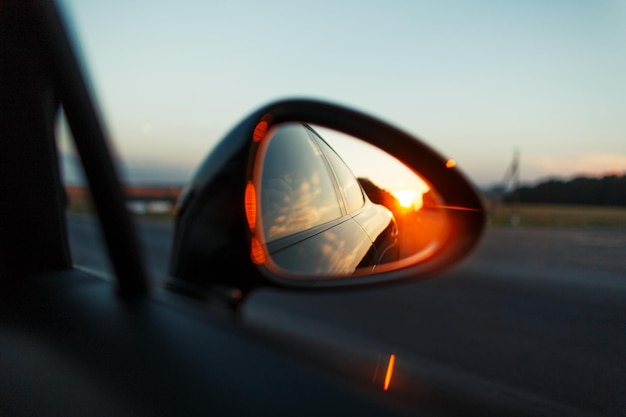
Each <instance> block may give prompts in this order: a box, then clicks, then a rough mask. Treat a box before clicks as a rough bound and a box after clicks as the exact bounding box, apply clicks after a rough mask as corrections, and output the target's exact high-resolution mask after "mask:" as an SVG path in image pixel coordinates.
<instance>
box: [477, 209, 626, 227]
mask: <svg viewBox="0 0 626 417" xmlns="http://www.w3.org/2000/svg"><path fill="white" fill-rule="evenodd" d="M487 208H488V219H489V220H488V222H489V225H490V226H531V227H583V228H585V227H626V207H605V206H572V205H557V204H519V205H518V206H515V205H495V204H489V205H488V206H487Z"/></svg>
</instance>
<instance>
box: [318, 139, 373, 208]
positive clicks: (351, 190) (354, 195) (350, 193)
mask: <svg viewBox="0 0 626 417" xmlns="http://www.w3.org/2000/svg"><path fill="white" fill-rule="evenodd" d="M310 132H311V134H312V135H315V136H316V137H317V139H318V140H317V142H318V143H319V145H320V148H321V149H322V151H323V152H324V155H326V157H327V158H328V160H329V161H330V163H331V164H332V168H333V171H334V172H335V175H336V176H337V180H338V181H339V186H340V187H341V193H342V194H343V198H344V199H345V203H346V209H347V210H348V213H352V212H354V211H356V210H358V209H360V208H361V207H363V204H364V203H365V200H364V198H363V191H362V190H361V186H360V185H359V182H358V181H357V179H356V177H355V176H354V174H353V173H352V171H351V170H350V168H349V167H348V166H347V165H346V163H345V162H344V161H343V160H342V159H341V157H340V156H339V155H337V153H336V152H335V151H334V150H333V149H332V148H331V147H330V146H328V144H327V143H326V142H325V141H324V140H323V139H321V138H320V137H319V135H316V134H315V132H313V131H310Z"/></svg>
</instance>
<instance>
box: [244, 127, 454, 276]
mask: <svg viewBox="0 0 626 417" xmlns="http://www.w3.org/2000/svg"><path fill="white" fill-rule="evenodd" d="M262 123H263V122H260V123H259V124H258V125H257V128H256V129H255V140H256V135H257V133H259V134H260V133H261V132H263V134H264V135H265V137H264V139H263V140H262V141H261V143H260V145H259V146H258V148H257V150H256V155H255V158H254V167H253V173H254V174H253V179H252V181H251V182H250V183H249V184H248V186H247V187H246V196H245V200H246V201H245V204H246V215H247V216H248V223H249V225H250V228H251V231H252V234H253V236H254V239H253V247H252V250H251V253H252V256H253V259H254V261H255V263H257V264H260V263H263V265H265V266H266V267H267V268H268V269H270V270H273V271H274V272H280V273H287V274H289V275H290V279H298V280H299V279H303V280H317V279H320V278H321V279H334V278H341V277H353V276H363V275H368V274H372V273H374V272H385V271H391V270H394V269H398V268H403V267H406V266H409V265H412V264H417V263H419V262H423V261H424V260H425V259H427V258H429V257H430V256H432V255H433V254H434V253H436V252H437V250H439V249H440V248H441V247H442V245H443V244H444V242H445V240H446V238H447V236H448V231H449V230H448V229H449V225H450V221H449V218H448V213H447V210H446V209H445V208H444V207H445V204H444V202H443V200H442V199H441V197H440V196H439V195H438V193H437V192H436V191H435V190H434V189H433V188H432V187H431V186H430V184H428V183H427V182H426V181H424V180H423V179H422V178H421V177H420V176H419V175H417V174H416V173H415V172H414V171H412V170H410V169H408V168H407V167H406V166H405V165H403V164H402V163H401V162H399V161H398V160H397V159H395V158H393V157H391V156H390V155H388V154H386V153H384V152H383V151H381V150H380V149H377V148H373V147H372V146H371V145H367V144H363V143H362V142H360V141H358V140H357V139H355V138H353V137H348V138H346V137H338V136H336V135H334V134H333V132H332V131H329V130H328V129H326V130H324V131H323V132H324V134H325V136H321V135H320V134H319V132H318V131H317V128H313V127H312V126H310V125H308V124H306V123H300V122H288V123H280V124H274V125H272V126H271V128H269V129H268V130H267V132H264V131H263V130H264V129H266V128H267V126H266V125H262ZM257 130H258V131H259V132H257ZM334 133H338V132H334ZM326 136H328V137H332V138H333V141H327V140H326ZM344 136H345V135H344ZM345 141H348V142H347V144H346V142H345ZM372 148H373V150H372ZM339 149H341V150H342V152H341V153H340V152H339V151H338V150H339ZM344 156H345V158H346V159H344ZM348 158H349V159H348ZM360 158H361V159H363V160H361V159H360ZM348 161H350V162H348ZM252 200H254V202H256V204H254V203H253V202H252ZM256 246H258V247H256Z"/></svg>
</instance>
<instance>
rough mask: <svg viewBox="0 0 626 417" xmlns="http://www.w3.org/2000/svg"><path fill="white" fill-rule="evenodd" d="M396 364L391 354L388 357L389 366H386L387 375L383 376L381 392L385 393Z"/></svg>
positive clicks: (394, 357)
mask: <svg viewBox="0 0 626 417" xmlns="http://www.w3.org/2000/svg"><path fill="white" fill-rule="evenodd" d="M395 363H396V355H394V354H393V353H392V354H391V356H389V365H387V375H385V385H383V390H385V391H387V390H388V389H389V384H390V383H391V377H392V376H393V367H394V365H395Z"/></svg>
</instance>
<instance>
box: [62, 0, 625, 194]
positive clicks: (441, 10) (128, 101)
mask: <svg viewBox="0 0 626 417" xmlns="http://www.w3.org/2000/svg"><path fill="white" fill-rule="evenodd" d="M60 4H61V6H62V8H63V10H64V13H65V16H66V19H67V20H69V22H70V23H71V24H72V28H71V31H72V34H73V37H74V42H75V44H76V46H77V48H78V49H79V51H80V54H81V59H82V63H83V66H84V68H85V69H86V70H87V72H88V74H89V82H90V84H91V88H92V90H93V92H94V93H95V94H96V96H97V100H98V105H99V108H100V111H101V113H102V117H103V119H104V121H105V123H106V126H107V129H108V134H109V136H110V138H111V141H112V143H113V146H114V149H115V152H116V154H117V155H119V156H120V157H121V158H122V160H123V161H124V162H123V170H124V175H127V176H128V177H129V178H130V180H135V181H139V180H142V181H152V182H177V181H185V180H186V179H187V178H188V177H189V176H190V175H191V174H192V173H193V171H194V169H195V167H196V166H197V165H198V164H199V163H200V162H201V161H202V160H203V159H204V158H205V157H206V155H207V154H208V153H209V152H210V151H211V149H212V148H213V147H214V146H215V144H216V143H217V142H218V141H219V140H220V139H221V138H222V137H223V136H224V135H225V134H226V133H227V132H228V131H229V130H230V129H231V128H232V127H233V126H234V125H235V124H236V123H237V122H238V121H239V120H240V119H242V118H244V117H245V116H246V115H247V114H248V113H250V112H252V111H253V110H255V109H256V108H258V107H260V106H262V105H264V104H266V103H268V102H270V101H274V100H277V99H281V98H292V97H300V98H302V97H309V98H316V99H323V100H328V101H332V102H335V103H337V104H342V105H346V106H349V107H353V108H355V109H357V110H361V111H364V112H366V113H368V114H370V115H373V116H375V117H379V118H381V119H383V120H385V121H387V122H389V123H392V124H394V125H396V126H397V127H400V128H401V129H403V130H405V131H407V132H408V133H410V134H412V135H414V136H416V137H417V138H419V139H420V140H423V141H424V142H426V143H427V144H429V145H430V146H431V147H433V148H434V149H436V150H437V151H439V152H440V153H441V154H443V155H445V156H446V157H450V158H454V159H455V160H456V161H457V164H458V165H457V166H458V167H459V169H461V170H462V171H463V172H464V173H465V174H466V175H467V176H468V177H469V179H470V180H471V181H472V182H474V183H475V184H476V185H477V186H479V187H488V186H491V185H494V184H497V183H498V182H500V181H501V180H502V178H503V177H504V175H505V172H506V171H507V169H508V167H509V165H510V164H511V162H512V158H513V154H514V153H515V152H519V155H520V176H521V181H522V182H523V183H533V182H536V181H539V180H543V179H546V178H554V177H559V178H571V177H573V176H576V175H603V174H607V173H624V172H626V81H625V75H624V74H626V0H595V1H588V0H585V1H583V0H519V1H512V0H489V1H487V0H485V1H483V0H472V1H469V0H468V1H459V0H441V1H419V0H407V1H397V0H385V1H369V0H360V1H351V0H350V1H348V0H346V1H340V0H330V1H328V0H316V1H314V2H313V1H306V2H303V1H263V2H254V1H237V0H228V1H176V2H174V1H160V0H152V1H139V0H124V1H120V0H107V1H106V2H104V1H100V0H62V1H61V2H60ZM61 146H62V148H63V149H65V150H67V151H68V152H69V151H70V149H69V148H68V145H67V144H65V143H64V144H62V145H61Z"/></svg>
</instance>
